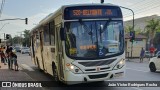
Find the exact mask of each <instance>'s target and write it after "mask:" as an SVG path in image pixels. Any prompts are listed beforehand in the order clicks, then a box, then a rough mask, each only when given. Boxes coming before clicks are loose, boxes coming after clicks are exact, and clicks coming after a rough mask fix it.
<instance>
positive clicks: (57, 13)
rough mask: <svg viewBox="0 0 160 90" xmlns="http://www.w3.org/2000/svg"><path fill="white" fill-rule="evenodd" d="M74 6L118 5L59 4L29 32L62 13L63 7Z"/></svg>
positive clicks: (107, 4) (108, 4)
mask: <svg viewBox="0 0 160 90" xmlns="http://www.w3.org/2000/svg"><path fill="white" fill-rule="evenodd" d="M75 6H114V7H119V6H118V5H114V4H110V3H106V4H98V3H92V4H71V5H64V6H61V7H60V8H59V9H58V10H57V11H55V12H54V13H50V14H49V15H48V16H46V17H45V18H44V19H42V20H41V21H40V22H39V24H38V25H37V26H35V27H34V28H33V29H32V30H31V33H32V32H33V31H34V30H35V29H37V28H39V27H40V26H42V25H45V24H46V23H48V22H51V21H52V20H53V19H54V18H55V17H56V16H58V15H60V14H62V13H63V11H64V9H65V8H67V7H75Z"/></svg>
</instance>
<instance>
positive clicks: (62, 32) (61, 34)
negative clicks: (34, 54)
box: [60, 28, 64, 40]
mask: <svg viewBox="0 0 160 90" xmlns="http://www.w3.org/2000/svg"><path fill="white" fill-rule="evenodd" d="M60 36H61V40H64V28H61V29H60Z"/></svg>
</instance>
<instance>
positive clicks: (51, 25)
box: [49, 21, 55, 45]
mask: <svg viewBox="0 0 160 90" xmlns="http://www.w3.org/2000/svg"><path fill="white" fill-rule="evenodd" d="M49 32H50V45H55V25H54V21H52V22H50V23H49Z"/></svg>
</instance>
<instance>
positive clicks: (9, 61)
mask: <svg viewBox="0 0 160 90" xmlns="http://www.w3.org/2000/svg"><path fill="white" fill-rule="evenodd" d="M10 51H11V48H10V47H9V46H7V49H6V59H7V60H8V69H13V68H12V64H13V62H12V60H11V59H10V55H9V53H10Z"/></svg>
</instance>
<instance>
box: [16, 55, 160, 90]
mask: <svg viewBox="0 0 160 90" xmlns="http://www.w3.org/2000/svg"><path fill="white" fill-rule="evenodd" d="M18 60H19V63H20V65H21V66H22V67H23V70H22V71H23V72H25V73H26V74H28V75H29V76H30V77H31V78H32V79H33V80H35V81H53V78H52V77H51V76H50V75H48V74H45V73H43V72H40V71H39V70H38V69H37V67H36V66H35V65H34V64H33V63H32V62H31V58H30V56H29V55H28V54H23V55H22V54H18ZM135 60H136V59H135ZM159 77H160V72H157V73H152V72H150V71H149V68H148V61H147V60H146V61H145V62H144V63H139V61H138V60H137V61H126V75H125V77H124V78H121V79H115V80H113V81H160V78H159ZM98 84H99V83H92V84H87V86H91V85H93V86H94V88H93V87H86V86H85V88H84V87H81V86H82V84H81V85H75V86H73V87H74V88H73V87H63V88H60V87H53V88H44V89H46V90H48V89H58V90H63V89H65V90H66V89H68V90H72V89H74V90H75V89H85V90H88V89H93V90H106V89H107V90H151V89H152V90H159V88H157V87H156V88H155V87H95V86H96V85H98ZM100 84H106V82H104V83H100Z"/></svg>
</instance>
